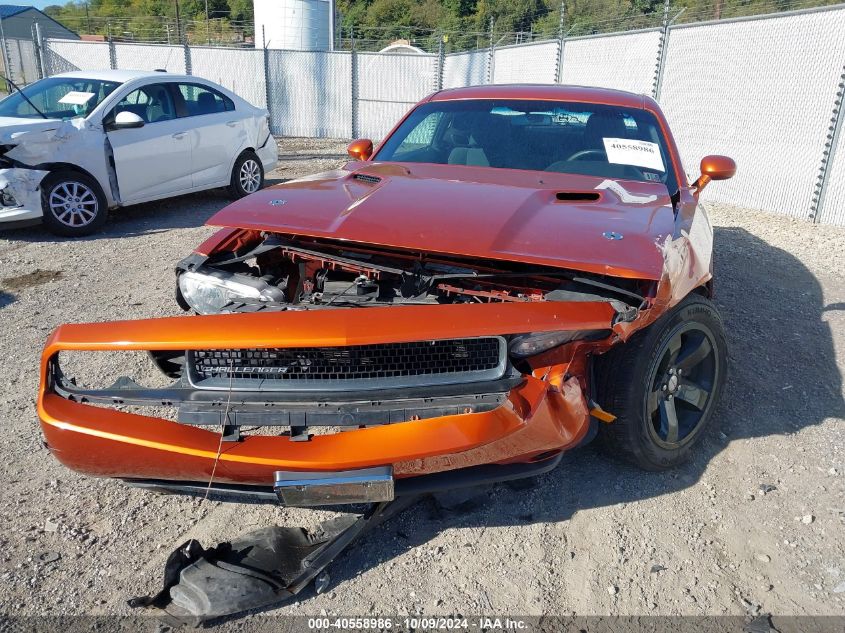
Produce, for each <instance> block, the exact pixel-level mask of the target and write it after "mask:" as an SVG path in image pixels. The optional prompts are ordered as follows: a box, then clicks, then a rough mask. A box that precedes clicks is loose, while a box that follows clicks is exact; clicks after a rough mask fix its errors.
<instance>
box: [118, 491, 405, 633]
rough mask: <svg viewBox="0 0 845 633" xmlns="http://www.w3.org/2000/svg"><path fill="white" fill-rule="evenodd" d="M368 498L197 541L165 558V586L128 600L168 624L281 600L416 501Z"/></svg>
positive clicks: (197, 621)
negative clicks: (362, 505) (347, 511)
mask: <svg viewBox="0 0 845 633" xmlns="http://www.w3.org/2000/svg"><path fill="white" fill-rule="evenodd" d="M417 499H418V498H417V497H406V498H403V499H401V500H398V501H392V502H388V503H379V504H373V506H371V507H370V508H369V509H368V510H367V511H366V512H365V513H364V514H362V515H345V516H341V517H339V518H337V519H333V520H330V521H326V522H324V523H321V524H320V525H319V526H318V527H317V529H315V530H306V529H305V528H289V527H278V526H273V527H269V528H262V529H259V530H254V531H252V532H249V533H247V534H244V535H243V536H241V537H240V538H238V539H235V540H233V541H231V542H227V543H221V544H219V545H217V546H216V547H213V548H210V549H205V548H203V547H202V545H200V544H199V543H198V542H197V541H195V540H193V539H192V540H190V541H187V542H186V543H184V544H182V545H180V546H179V547H178V548H177V549H176V550H175V551H174V552H173V553H172V554H171V555H170V557H169V558H168V560H167V563H166V565H165V572H164V583H163V584H164V586H163V588H162V590H161V591H160V592H159V593H158V594H156V595H154V596H143V597H138V598H132V599H131V600H129V606H130V607H133V608H139V607H145V608H146V609H148V610H150V611H152V612H154V613H158V614H159V615H160V616H162V617H163V618H164V619H165V620H166V621H167V622H169V623H170V624H173V625H177V626H178V625H183V624H188V625H193V626H199V625H200V624H203V623H205V622H208V621H209V620H215V619H217V618H222V617H225V616H228V615H233V614H236V613H241V612H243V611H248V610H251V609H260V608H262V607H267V606H270V605H273V604H278V603H280V602H283V601H285V600H287V599H289V598H291V597H293V596H294V595H296V594H297V593H299V592H300V591H301V590H302V589H304V588H305V587H306V586H307V585H308V583H310V582H311V581H312V580H314V579H316V578H317V577H318V576H319V575H320V574H321V573H324V570H325V568H326V567H327V566H328V565H329V563H331V562H332V561H333V560H334V559H335V558H337V556H338V555H339V554H340V553H341V552H343V550H344V549H346V547H347V546H348V545H349V544H350V543H352V542H353V541H354V540H356V539H357V538H359V537H360V536H362V535H363V534H365V533H366V532H367V531H369V530H370V529H372V528H374V527H375V526H377V525H378V524H380V523H382V522H383V521H386V520H388V519H390V518H391V517H393V516H395V515H396V514H397V513H398V512H400V511H402V510H404V509H405V508H407V507H409V506H410V505H412V504H413V503H415V502H416V501H417Z"/></svg>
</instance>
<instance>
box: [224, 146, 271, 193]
mask: <svg viewBox="0 0 845 633" xmlns="http://www.w3.org/2000/svg"><path fill="white" fill-rule="evenodd" d="M263 186H264V167H262V165H261V160H260V159H259V158H258V156H256V155H255V154H254V153H253V152H251V151H245V152H244V153H243V154H241V155H240V156H239V157H238V160H236V161H235V166H234V168H233V169H232V180H231V182H230V183H229V191H230V192H231V194H232V196H233V197H235V198H243V197H244V196H248V195H249V194H251V193H255V192H256V191H258V190H259V189H261V187H263Z"/></svg>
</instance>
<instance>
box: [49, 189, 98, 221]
mask: <svg viewBox="0 0 845 633" xmlns="http://www.w3.org/2000/svg"><path fill="white" fill-rule="evenodd" d="M48 199H49V203H50V213H52V214H53V216H55V218H56V219H57V220H58V221H59V222H61V223H62V224H64V225H65V226H69V227H71V228H74V229H75V228H81V227H83V226H86V225H88V224H91V222H93V221H94V220H95V219H96V217H97V213H98V212H99V210H100V203H99V202H98V201H97V196H96V195H94V192H93V191H91V189H90V188H89V187H86V186H85V185H84V184H82V183H81V182H74V181H66V182H61V183H59V184H58V185H56V186H55V187H53V190H52V191H51V192H50V195H49V198H48Z"/></svg>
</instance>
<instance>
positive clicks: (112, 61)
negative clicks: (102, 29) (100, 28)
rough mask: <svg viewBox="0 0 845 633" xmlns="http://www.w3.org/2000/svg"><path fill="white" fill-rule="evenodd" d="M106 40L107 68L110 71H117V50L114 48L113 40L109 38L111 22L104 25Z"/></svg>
mask: <svg viewBox="0 0 845 633" xmlns="http://www.w3.org/2000/svg"><path fill="white" fill-rule="evenodd" d="M106 38H107V39H108V42H109V67H110V68H111V69H112V70H116V69H117V50H116V49H115V47H114V40H113V39H112V36H111V22H107V23H106Z"/></svg>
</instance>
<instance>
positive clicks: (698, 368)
mask: <svg viewBox="0 0 845 633" xmlns="http://www.w3.org/2000/svg"><path fill="white" fill-rule="evenodd" d="M595 363H596V365H595V369H596V372H595V376H596V397H597V401H598V402H599V404H601V405H602V407H603V408H604V409H605V410H606V411H608V412H610V413H612V414H613V415H616V416H617V418H616V420H615V421H614V422H612V423H610V424H601V425H600V426H599V437H598V439H599V444H600V446H601V447H602V448H603V449H605V450H606V451H607V452H609V453H611V454H612V455H614V456H618V457H621V458H623V459H625V460H626V461H628V462H631V463H633V464H635V465H636V466H639V467H640V468H643V469H645V470H653V471H656V470H666V469H669V468H673V467H675V466H677V465H679V464H681V463H683V462H684V461H686V460H687V459H688V458H689V457H690V454H691V452H692V449H693V447H694V446H695V445H696V444H697V443H698V442H699V441H700V440H701V438H702V437H703V436H704V434H705V433H706V431H707V429H708V427H709V425H710V422H711V420H712V418H713V411H714V409H715V408H716V405H717V403H718V401H719V397H720V395H721V392H722V388H723V386H724V383H725V378H726V375H727V342H726V340H725V330H724V326H723V324H722V318H721V316H720V315H719V313H718V311H717V310H716V308H715V306H714V305H713V304H712V303H711V302H710V301H708V300H707V299H705V298H704V297H702V296H700V295H697V294H693V295H690V296H688V297H686V298H685V299H684V300H683V301H682V302H681V303H680V304H679V305H677V306H676V307H675V308H674V309H673V310H672V311H671V312H669V313H667V314H665V315H663V316H662V317H661V318H660V319H658V320H657V321H656V322H655V323H653V324H652V325H651V326H649V327H648V328H646V329H645V330H643V331H641V332H637V333H636V334H635V335H634V336H632V337H631V338H630V339H629V340H628V342H627V343H625V344H623V345H618V346H616V347H614V348H612V349H611V350H610V351H608V352H607V353H606V354H604V355H602V356H598V357H596V359H595ZM679 372H680V373H679ZM699 407H700V408H699Z"/></svg>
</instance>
